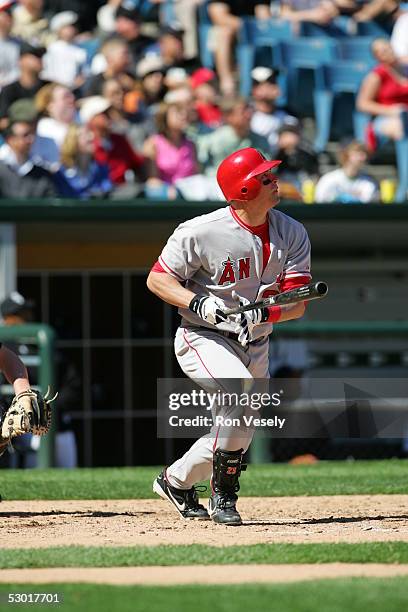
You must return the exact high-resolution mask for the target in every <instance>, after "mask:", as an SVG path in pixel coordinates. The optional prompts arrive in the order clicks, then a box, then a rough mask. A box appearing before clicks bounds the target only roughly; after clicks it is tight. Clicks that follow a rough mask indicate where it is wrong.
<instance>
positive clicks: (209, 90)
mask: <svg viewBox="0 0 408 612" xmlns="http://www.w3.org/2000/svg"><path fill="white" fill-rule="evenodd" d="M215 79H216V74H215V72H214V71H213V70H210V69H209V68H199V69H198V70H196V71H195V72H193V74H192V75H191V78H190V87H191V89H192V90H193V94H194V101H195V102H194V107H195V110H196V112H197V116H198V119H199V121H201V122H202V123H203V124H204V125H206V126H208V127H209V128H212V129H215V128H217V127H220V125H221V124H222V112H221V109H220V106H219V103H218V92H217V88H216V85H215Z"/></svg>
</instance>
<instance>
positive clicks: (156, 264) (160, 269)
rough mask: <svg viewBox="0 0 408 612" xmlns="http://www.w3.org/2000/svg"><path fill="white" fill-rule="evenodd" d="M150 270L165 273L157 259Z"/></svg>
mask: <svg viewBox="0 0 408 612" xmlns="http://www.w3.org/2000/svg"><path fill="white" fill-rule="evenodd" d="M150 272H164V273H165V274H167V272H166V270H165V269H164V268H163V266H162V265H161V263H160V261H159V260H157V261H156V263H155V264H154V266H153V267H152V269H151V270H150Z"/></svg>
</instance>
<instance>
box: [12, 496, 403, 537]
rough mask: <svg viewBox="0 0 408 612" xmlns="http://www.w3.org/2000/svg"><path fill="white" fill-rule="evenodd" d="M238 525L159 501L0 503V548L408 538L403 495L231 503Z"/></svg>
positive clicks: (253, 500)
mask: <svg viewBox="0 0 408 612" xmlns="http://www.w3.org/2000/svg"><path fill="white" fill-rule="evenodd" d="M238 507H239V510H240V511H241V514H242V517H243V519H244V525H243V526H242V527H239V528H232V527H223V526H219V525H214V524H213V523H212V522H211V521H201V522H197V521H193V522H190V521H183V520H181V519H180V518H179V517H178V515H177V513H175V511H174V509H173V508H172V507H171V506H170V504H169V503H167V502H165V501H162V500H106V501H105V500H104V501H102V500H98V501H83V500H81V501H75V500H70V501H19V502H15V501H13V502H7V501H5V502H3V503H1V504H0V548H38V547H46V546H56V545H59V546H62V545H74V544H77V545H84V546H134V545H145V546H154V545H158V544H193V543H197V544H209V545H213V546H227V545H233V544H241V545H245V544H257V543H271V542H294V543H301V542H369V541H370V542H373V541H390V540H400V541H408V495H372V496H370V495H352V496H351V495H350V496H327V497H326V496H322V497H276V498H272V497H270V498H249V497H246V498H245V497H243V498H241V499H240V500H239V506H238Z"/></svg>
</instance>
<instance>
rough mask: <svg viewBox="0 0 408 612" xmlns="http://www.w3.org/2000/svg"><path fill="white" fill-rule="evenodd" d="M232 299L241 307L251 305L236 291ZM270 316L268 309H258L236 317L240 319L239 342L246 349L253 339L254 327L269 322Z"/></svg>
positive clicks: (237, 331)
mask: <svg viewBox="0 0 408 612" xmlns="http://www.w3.org/2000/svg"><path fill="white" fill-rule="evenodd" d="M231 297H232V299H233V300H235V301H236V302H237V304H238V305H239V306H246V305H247V304H249V303H250V302H249V300H247V298H245V297H241V296H240V295H238V294H237V292H236V291H233V292H232V294H231ZM268 314H269V313H268V309H267V308H257V309H255V310H247V311H246V312H241V313H240V314H238V315H236V316H237V318H238V325H237V328H236V333H237V334H238V342H239V343H240V344H241V345H242V346H243V347H244V348H245V347H246V346H247V344H248V343H249V342H251V340H252V339H253V337H252V332H253V329H254V327H255V326H256V325H259V324H260V323H264V322H265V321H267V320H268Z"/></svg>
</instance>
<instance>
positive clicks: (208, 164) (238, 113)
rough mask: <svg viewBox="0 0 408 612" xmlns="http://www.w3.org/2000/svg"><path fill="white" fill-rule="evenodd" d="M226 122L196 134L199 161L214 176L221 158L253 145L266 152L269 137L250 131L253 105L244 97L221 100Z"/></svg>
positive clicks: (267, 150)
mask: <svg viewBox="0 0 408 612" xmlns="http://www.w3.org/2000/svg"><path fill="white" fill-rule="evenodd" d="M221 109H222V111H223V119H224V122H225V125H223V126H221V127H219V128H218V129H216V130H215V131H214V132H212V133H210V134H203V135H198V136H197V150H198V160H199V162H200V163H201V164H203V165H204V169H205V173H206V174H210V175H213V174H215V173H216V170H217V168H218V166H219V165H220V163H221V162H222V160H223V159H224V158H225V157H227V155H229V154H230V153H233V152H234V151H236V150H237V149H243V148H244V147H254V148H255V149H259V150H260V151H262V153H264V154H265V155H267V154H268V153H269V144H268V141H267V140H266V138H264V137H263V136H259V134H255V133H254V132H252V131H251V127H250V126H251V119H252V114H253V112H252V108H251V107H250V105H249V104H248V102H247V100H245V99H244V98H237V99H235V100H232V99H227V100H224V101H223V102H222V103H221Z"/></svg>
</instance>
